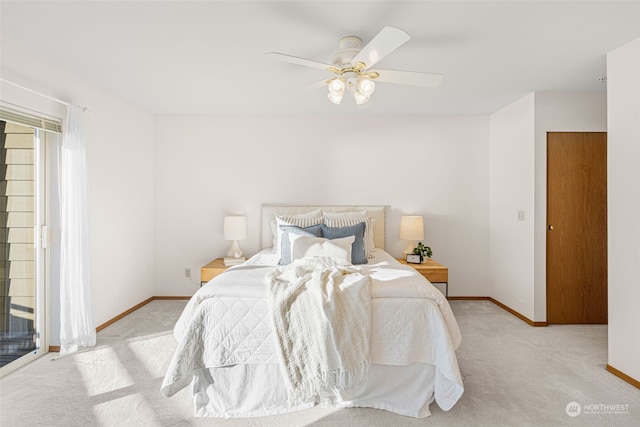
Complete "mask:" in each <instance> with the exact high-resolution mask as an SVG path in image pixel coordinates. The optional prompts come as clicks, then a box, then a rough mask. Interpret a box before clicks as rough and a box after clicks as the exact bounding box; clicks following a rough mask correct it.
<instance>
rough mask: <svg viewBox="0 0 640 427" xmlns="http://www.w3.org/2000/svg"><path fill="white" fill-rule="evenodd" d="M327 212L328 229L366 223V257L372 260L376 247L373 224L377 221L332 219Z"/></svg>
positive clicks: (361, 218) (354, 218)
mask: <svg viewBox="0 0 640 427" xmlns="http://www.w3.org/2000/svg"><path fill="white" fill-rule="evenodd" d="M326 214H327V212H325V216H324V223H325V225H326V226H327V227H348V226H350V225H356V224H359V223H361V222H364V223H365V227H364V256H365V257H367V258H372V257H373V254H372V253H371V252H372V251H373V250H374V249H375V247H376V245H375V241H374V238H373V222H374V221H375V220H374V219H373V218H371V217H368V216H366V217H357V216H354V217H350V216H345V217H340V218H330V217H328V216H326Z"/></svg>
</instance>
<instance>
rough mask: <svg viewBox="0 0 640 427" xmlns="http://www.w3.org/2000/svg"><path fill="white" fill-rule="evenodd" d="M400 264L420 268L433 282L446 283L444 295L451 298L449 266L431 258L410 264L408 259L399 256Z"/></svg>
mask: <svg viewBox="0 0 640 427" xmlns="http://www.w3.org/2000/svg"><path fill="white" fill-rule="evenodd" d="M398 262H399V263H400V264H404V265H408V266H410V267H413V268H415V269H416V270H418V273H420V274H422V275H423V276H424V277H426V278H427V280H428V281H430V282H431V283H444V289H445V291H444V292H445V293H444V296H445V297H447V298H449V268H448V267H445V266H444V265H442V264H440V263H438V262H435V261H434V260H432V259H431V258H427V260H426V261H425V262H423V263H422V264H409V263H407V261H406V260H404V259H401V258H399V259H398Z"/></svg>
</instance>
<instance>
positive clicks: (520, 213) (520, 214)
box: [518, 211, 524, 221]
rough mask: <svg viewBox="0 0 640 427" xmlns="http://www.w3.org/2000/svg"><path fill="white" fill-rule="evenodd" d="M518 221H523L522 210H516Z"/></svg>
mask: <svg viewBox="0 0 640 427" xmlns="http://www.w3.org/2000/svg"><path fill="white" fill-rule="evenodd" d="M518 221H524V211H518Z"/></svg>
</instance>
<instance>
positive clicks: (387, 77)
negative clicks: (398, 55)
mask: <svg viewBox="0 0 640 427" xmlns="http://www.w3.org/2000/svg"><path fill="white" fill-rule="evenodd" d="M375 71H376V72H377V73H379V74H380V75H379V76H378V77H377V78H376V79H375V80H374V81H375V82H384V83H398V84H402V85H410V86H422V87H436V86H438V85H439V84H440V83H442V80H443V79H444V76H443V75H442V74H435V73H420V72H417V71H400V70H378V69H376V70H375Z"/></svg>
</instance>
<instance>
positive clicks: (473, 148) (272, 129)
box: [155, 116, 489, 296]
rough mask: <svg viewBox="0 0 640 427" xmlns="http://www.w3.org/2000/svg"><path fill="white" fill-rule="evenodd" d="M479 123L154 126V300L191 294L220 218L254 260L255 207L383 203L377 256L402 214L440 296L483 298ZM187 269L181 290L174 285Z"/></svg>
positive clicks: (391, 120)
mask: <svg viewBox="0 0 640 427" xmlns="http://www.w3.org/2000/svg"><path fill="white" fill-rule="evenodd" d="M488 141H489V139H488V117H487V116H471V117H417V116H416V117H406V116H402V117H400V116H398V117H388V116H384V117H354V116H351V117H296V118H288V117H201V116H159V117H157V120H156V155H155V162H156V163H155V164H156V180H155V191H156V210H155V211H156V214H155V235H156V241H155V262H156V275H155V282H156V288H155V291H156V295H191V294H192V293H193V292H194V291H195V290H196V289H197V285H195V284H194V283H193V282H196V283H197V282H198V278H199V268H200V267H201V266H202V265H204V264H205V263H207V262H208V261H210V260H211V259H213V258H216V257H220V256H224V253H225V252H226V250H227V248H228V246H229V242H226V241H224V240H222V219H223V217H224V215H226V214H246V215H247V217H248V223H249V238H248V239H247V240H246V241H243V242H240V244H241V246H242V247H243V249H244V250H245V252H246V253H247V254H248V255H252V254H254V253H256V251H258V249H259V247H258V245H259V242H258V230H259V222H260V206H261V204H263V203H326V204H330V203H334V204H350V203H357V204H386V205H389V206H390V209H391V210H390V215H389V218H388V221H387V251H388V252H390V253H392V254H393V255H396V256H400V255H401V253H402V250H403V249H404V246H405V245H406V242H402V241H400V240H399V235H398V234H399V230H398V228H399V222H400V216H401V215H403V214H419V215H424V217H425V229H426V230H425V233H426V238H425V240H426V243H427V244H428V245H430V246H431V247H432V248H433V251H434V259H436V260H438V261H440V262H442V263H444V264H446V265H447V266H448V267H449V268H450V270H449V271H450V287H449V292H450V295H467V296H473V295H482V296H485V295H488V293H489V281H488V276H489V274H488V263H489V252H488V241H489V239H488V236H489V235H488V223H489V222H488V212H489V211H488V194H489V193H488V179H489V171H488ZM185 267H189V268H192V271H193V276H194V277H193V282H191V281H189V280H188V279H185V278H184V268H185Z"/></svg>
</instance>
